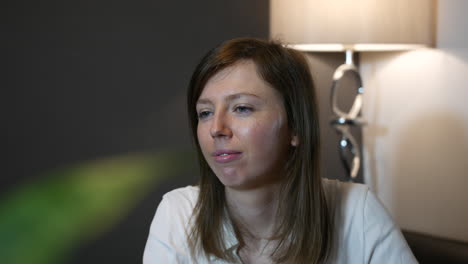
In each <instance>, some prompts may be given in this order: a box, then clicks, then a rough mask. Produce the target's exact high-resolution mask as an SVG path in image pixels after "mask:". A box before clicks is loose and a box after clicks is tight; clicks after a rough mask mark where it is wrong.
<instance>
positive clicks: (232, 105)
mask: <svg viewBox="0 0 468 264" xmlns="http://www.w3.org/2000/svg"><path fill="white" fill-rule="evenodd" d="M196 108H197V114H198V118H199V121H198V128H197V136H198V141H199V143H200V147H201V150H202V152H203V155H204V157H205V159H206V161H207V162H208V164H209V166H210V167H211V169H212V170H213V172H214V173H215V174H216V176H217V177H218V178H219V180H220V181H221V182H222V183H223V184H224V185H225V186H226V187H229V188H235V189H251V188H256V187H259V186H263V185H265V184H269V183H273V182H276V181H277V180H278V179H280V177H281V176H282V174H283V171H284V165H285V161H286V158H287V157H286V155H287V152H288V148H289V147H290V146H291V145H295V144H296V143H297V142H296V141H297V139H296V138H295V137H293V136H292V135H291V133H290V131H289V129H288V123H287V118H286V111H285V108H284V105H283V102H282V98H281V95H280V94H279V93H278V92H277V91H276V90H275V89H273V88H272V87H271V86H270V85H269V84H268V83H266V82H265V81H263V80H262V79H261V78H259V76H258V75H257V71H256V67H255V64H254V63H253V62H252V61H241V62H238V63H236V64H234V65H233V66H231V67H228V68H226V69H224V70H222V71H220V72H218V73H217V74H215V75H214V76H213V77H212V78H211V79H210V80H209V81H208V82H207V84H206V86H205V87H204V89H203V91H202V93H201V95H200V97H199V99H198V101H197V107H196Z"/></svg>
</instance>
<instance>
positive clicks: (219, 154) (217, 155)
mask: <svg viewBox="0 0 468 264" xmlns="http://www.w3.org/2000/svg"><path fill="white" fill-rule="evenodd" d="M241 155H242V152H240V151H235V150H217V151H215V152H214V153H213V154H212V156H213V158H214V160H215V161H216V162H218V163H228V162H231V161H234V160H238V159H240V157H241Z"/></svg>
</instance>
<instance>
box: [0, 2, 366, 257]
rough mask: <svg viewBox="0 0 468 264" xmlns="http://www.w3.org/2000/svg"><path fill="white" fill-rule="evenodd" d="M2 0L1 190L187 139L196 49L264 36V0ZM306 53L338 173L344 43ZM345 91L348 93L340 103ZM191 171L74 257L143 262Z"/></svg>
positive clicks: (331, 170)
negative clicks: (172, 196)
mask: <svg viewBox="0 0 468 264" xmlns="http://www.w3.org/2000/svg"><path fill="white" fill-rule="evenodd" d="M2 12H3V13H4V14H3V15H2V18H1V21H2V23H1V34H2V37H1V39H2V41H1V43H0V45H1V50H2V53H1V54H2V55H1V67H2V68H1V72H2V78H1V83H0V85H1V87H2V89H1V91H2V96H0V97H1V98H2V106H3V107H2V108H3V109H2V128H3V129H2V130H1V131H2V132H1V133H2V139H3V140H4V144H5V145H4V146H5V147H4V148H3V149H4V151H3V153H4V155H6V158H4V159H2V168H3V173H2V177H1V178H0V195H1V194H3V193H5V192H8V191H9V190H13V189H15V188H16V187H17V186H19V185H21V184H25V183H28V182H31V181H36V180H38V177H40V176H39V175H41V173H43V172H44V171H48V170H51V169H54V168H57V167H62V166H65V165H68V164H75V163H78V162H83V161H88V160H93V159H96V158H101V157H107V156H115V155H120V154H125V153H135V152H137V153H138V152H155V151H160V150H168V149H188V148H190V147H191V140H190V138H189V131H188V126H187V120H186V117H185V112H186V109H185V104H184V102H185V91H186V86H187V84H188V81H189V78H190V75H191V72H192V70H193V69H194V67H195V65H196V63H197V62H198V60H199V58H201V56H202V55H203V54H204V53H205V52H206V51H208V50H209V49H210V48H211V47H213V46H215V45H217V44H218V43H220V42H222V41H224V40H227V39H231V38H235V37H245V36H249V37H257V38H262V39H268V37H269V35H268V34H269V28H268V23H269V14H268V12H269V5H268V0H257V1H249V0H237V1H219V0H218V1H214V0H211V1H183V2H182V1H149V0H148V1H121V0H118V1H109V0H105V1H63V2H62V1H10V2H7V3H4V4H2ZM308 58H309V60H310V63H311V67H312V74H313V77H314V79H315V82H316V87H317V92H318V94H319V98H320V101H319V106H320V111H321V112H320V115H321V118H322V120H321V122H322V128H321V130H322V134H323V137H324V138H323V146H322V151H323V154H324V155H323V162H322V163H323V174H324V176H326V177H330V178H341V179H343V178H344V173H345V172H344V170H343V168H342V167H341V164H340V163H339V161H338V156H337V152H336V151H337V146H338V143H337V141H336V140H337V136H336V134H335V132H334V131H333V130H332V129H331V128H329V126H328V120H329V119H330V116H331V111H330V110H329V87H330V85H331V77H332V74H333V71H334V69H335V68H336V67H337V66H338V65H339V64H341V63H343V62H344V54H333V53H332V54H330V53H328V54H325V53H321V54H309V56H308ZM351 95H352V96H353V93H352V92H350V94H349V95H348V94H343V98H345V101H344V104H347V105H349V103H350V102H347V100H348V99H346V98H351V99H352V98H353V97H352V96H351ZM358 136H359V133H358ZM359 138H360V136H359ZM188 162H193V161H188ZM196 177H197V173H196V172H194V173H193V175H180V177H178V178H174V179H173V180H171V181H169V182H165V183H163V184H161V185H159V186H158V187H157V188H155V189H154V190H153V191H152V192H151V194H149V195H148V196H147V197H146V199H145V200H143V201H142V202H141V203H140V204H139V205H138V206H137V207H136V208H135V209H134V210H133V211H132V213H131V214H130V215H128V217H127V218H126V219H125V220H124V221H123V222H121V223H120V224H119V225H118V226H116V227H115V228H114V229H113V231H111V232H109V233H106V234H104V235H103V236H102V237H100V238H99V239H97V240H94V241H88V242H87V243H85V244H83V245H82V246H81V247H80V248H78V249H76V251H75V252H74V253H73V254H72V256H71V257H70V262H69V263H140V262H141V257H142V253H143V248H144V245H145V242H146V236H147V233H148V230H149V224H150V222H151V219H152V217H153V215H154V212H155V210H156V207H157V205H158V203H159V201H160V199H161V196H162V194H163V193H165V192H167V191H169V190H171V189H173V188H176V187H178V186H185V185H187V184H193V183H194V182H195V180H196ZM0 198H1V196H0Z"/></svg>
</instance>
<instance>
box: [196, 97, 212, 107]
mask: <svg viewBox="0 0 468 264" xmlns="http://www.w3.org/2000/svg"><path fill="white" fill-rule="evenodd" d="M199 104H205V105H206V104H213V103H212V102H211V101H210V100H209V99H204V98H201V99H198V100H197V105H199Z"/></svg>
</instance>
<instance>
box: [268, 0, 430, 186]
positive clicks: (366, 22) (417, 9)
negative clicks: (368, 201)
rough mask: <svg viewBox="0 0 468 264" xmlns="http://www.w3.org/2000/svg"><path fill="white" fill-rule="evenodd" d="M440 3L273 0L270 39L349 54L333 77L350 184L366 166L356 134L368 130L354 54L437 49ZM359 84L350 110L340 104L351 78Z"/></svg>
mask: <svg viewBox="0 0 468 264" xmlns="http://www.w3.org/2000/svg"><path fill="white" fill-rule="evenodd" d="M435 7H436V0H271V1H270V37H271V38H273V39H279V40H281V41H282V42H284V43H286V45H287V46H288V47H291V48H294V49H298V50H301V51H305V52H344V53H345V63H344V64H342V65H340V66H339V67H338V68H337V69H336V71H335V73H334V74H333V80H332V86H331V108H332V111H333V114H334V116H333V118H332V120H331V125H332V126H333V127H334V128H335V129H336V131H337V132H338V133H339V134H340V141H339V150H340V151H339V153H340V158H341V160H342V162H343V165H344V167H345V169H346V171H347V173H348V175H347V177H348V179H349V180H350V181H354V180H355V179H356V177H357V175H358V172H359V170H360V167H361V152H360V147H359V146H358V144H357V142H356V140H355V139H354V137H353V136H352V134H351V133H350V131H349V129H350V127H351V126H362V125H364V124H365V121H364V120H362V118H361V107H362V96H363V93H364V87H363V85H362V80H361V76H360V74H359V71H358V69H357V67H356V65H355V64H354V61H353V53H354V52H370V51H373V52H376V51H404V50H412V49H419V48H424V47H430V46H433V43H434V39H435V36H434V33H433V32H434V30H433V28H434V17H435ZM347 73H348V74H352V75H353V76H354V79H355V80H356V87H354V89H355V90H356V97H355V98H354V103H353V104H352V106H351V108H350V109H349V110H348V111H344V110H342V109H341V108H340V107H339V106H338V103H337V95H338V93H337V89H338V87H339V83H340V80H341V79H342V77H343V76H344V75H345V74H347Z"/></svg>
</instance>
